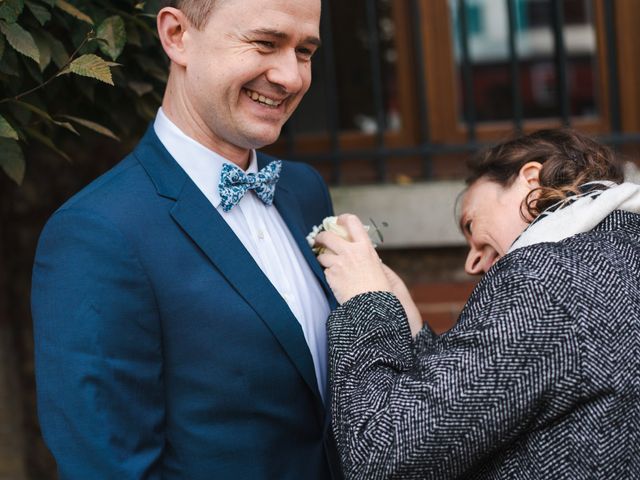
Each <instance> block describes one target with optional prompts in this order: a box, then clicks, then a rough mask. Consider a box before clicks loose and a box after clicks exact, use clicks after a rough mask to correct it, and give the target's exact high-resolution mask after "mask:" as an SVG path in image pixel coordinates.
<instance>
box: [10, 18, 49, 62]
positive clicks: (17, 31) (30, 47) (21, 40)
mask: <svg viewBox="0 0 640 480" xmlns="http://www.w3.org/2000/svg"><path fill="white" fill-rule="evenodd" d="M0 32H2V33H4V36H5V37H6V38H7V42H9V45H11V46H12V47H13V48H14V49H15V50H16V51H17V52H19V53H21V54H22V55H24V56H26V57H29V58H31V59H32V60H34V61H35V62H36V63H38V62H39V61H40V51H39V50H38V46H37V45H36V42H35V41H34V40H33V37H32V36H31V34H30V33H29V32H27V31H26V30H25V29H24V28H22V27H21V26H20V25H18V24H17V23H5V22H2V21H0Z"/></svg>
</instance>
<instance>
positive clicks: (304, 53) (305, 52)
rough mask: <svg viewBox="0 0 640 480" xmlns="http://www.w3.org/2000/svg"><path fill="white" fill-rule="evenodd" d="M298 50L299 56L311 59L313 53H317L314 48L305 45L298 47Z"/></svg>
mask: <svg viewBox="0 0 640 480" xmlns="http://www.w3.org/2000/svg"><path fill="white" fill-rule="evenodd" d="M296 51H297V52H298V55H299V56H301V57H302V58H305V59H310V58H311V57H313V54H314V53H315V51H314V50H311V49H310V48H304V47H301V48H298V49H296Z"/></svg>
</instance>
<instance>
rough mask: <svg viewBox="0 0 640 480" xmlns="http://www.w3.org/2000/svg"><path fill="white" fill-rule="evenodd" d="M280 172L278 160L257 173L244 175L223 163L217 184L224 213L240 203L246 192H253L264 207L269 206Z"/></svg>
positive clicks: (280, 166)
mask: <svg viewBox="0 0 640 480" xmlns="http://www.w3.org/2000/svg"><path fill="white" fill-rule="evenodd" d="M280 170H282V161H280V160H274V161H273V162H271V163H269V164H268V165H267V166H266V167H264V168H263V169H261V170H260V171H259V172H258V173H245V172H243V171H242V170H241V169H240V168H238V167H236V166H235V165H232V164H230V163H225V164H224V165H223V166H222V173H221V174H220V183H219V184H218V192H219V193H220V204H221V205H222V209H223V210H224V211H225V212H228V211H230V210H231V209H232V208H233V207H235V206H236V205H237V204H238V203H240V200H242V197H243V196H244V194H245V193H247V190H254V191H255V192H256V195H258V198H260V200H262V201H263V202H264V203H265V205H271V204H272V203H273V195H274V194H275V192H276V183H277V182H278V179H279V178H280Z"/></svg>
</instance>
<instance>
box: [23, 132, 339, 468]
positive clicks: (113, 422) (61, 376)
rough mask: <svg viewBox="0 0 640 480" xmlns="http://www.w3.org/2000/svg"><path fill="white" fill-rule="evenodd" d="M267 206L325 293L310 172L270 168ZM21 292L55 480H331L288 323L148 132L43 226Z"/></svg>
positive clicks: (317, 408) (324, 211) (321, 195)
mask: <svg viewBox="0 0 640 480" xmlns="http://www.w3.org/2000/svg"><path fill="white" fill-rule="evenodd" d="M268 161H270V159H269V158H268V157H266V156H265V155H261V154H259V156H258V162H259V166H260V167H262V166H263V165H264V164H266V163H267V162H268ZM274 204H275V206H276V208H277V209H278V211H279V212H280V214H281V216H282V217H283V219H284V220H285V222H286V223H287V225H288V227H289V229H290V231H291V233H292V234H293V236H294V238H295V239H296V241H297V243H298V245H299V247H300V249H301V250H302V252H303V253H304V255H305V257H306V259H307V261H308V262H309V264H310V265H311V268H312V269H313V271H314V273H315V274H316V276H317V277H318V279H319V281H320V282H321V284H322V286H323V288H324V289H325V291H326V293H327V295H329V296H330V291H329V289H328V287H327V285H326V283H325V280H324V277H323V273H322V271H321V268H320V266H319V265H318V263H317V262H316V260H315V257H314V256H313V254H312V252H311V250H310V249H309V247H308V246H307V244H306V241H305V235H306V234H307V232H308V231H310V229H311V227H312V226H313V225H314V224H318V223H320V221H321V220H322V218H323V217H325V216H327V215H331V214H332V206H331V201H330V198H329V195H328V191H327V189H326V186H325V185H324V183H323V182H322V180H321V178H320V176H319V175H318V173H317V172H315V171H314V170H313V169H312V168H310V167H308V166H306V165H304V164H298V163H291V162H284V163H283V169H282V174H281V178H280V181H279V183H278V186H277V190H276V194H275V199H274ZM32 288H33V291H32V310H33V319H34V330H35V345H36V381H37V393H38V409H39V416H40V422H41V427H42V432H43V435H44V438H45V441H46V442H47V445H48V446H49V448H50V449H51V451H52V453H53V454H54V456H55V458H56V460H57V462H58V469H59V473H60V477H61V478H63V479H83V480H85V479H103V478H104V479H106V478H109V479H117V480H127V479H160V478H162V479H165V480H166V479H184V480H200V479H202V480H211V479H225V478H229V479H245V478H246V479H263V478H264V479H267V478H273V479H294V480H301V479H305V480H307V479H326V478H332V477H333V478H336V477H337V476H338V475H339V474H338V473H337V472H338V466H337V463H336V462H335V461H334V460H333V459H334V458H335V457H333V456H332V454H331V450H332V448H331V439H330V438H329V436H330V435H329V433H328V430H327V425H328V422H327V418H326V413H325V408H324V406H323V403H322V400H321V397H320V395H319V392H318V388H317V382H316V378H315V372H314V368H313V361H312V357H311V354H310V352H309V349H308V347H307V343H306V341H305V338H304V336H303V333H302V329H301V327H300V325H299V323H298V322H297V320H296V318H295V317H294V316H293V314H292V313H291V311H290V310H289V308H288V306H287V304H286V303H285V301H284V300H283V299H282V298H281V297H280V295H279V294H278V292H277V291H276V290H275V288H274V287H273V286H272V285H271V283H270V282H269V280H268V279H267V278H266V277H265V275H264V274H263V273H262V271H261V270H260V268H259V267H258V266H257V264H256V263H255V262H254V260H253V259H252V257H251V256H250V255H249V253H248V252H247V251H246V250H245V248H244V247H243V245H242V244H241V243H240V241H239V240H238V239H237V237H236V236H235V235H234V233H233V231H232V230H231V229H230V228H229V227H228V225H227V224H226V222H225V221H224V219H223V218H222V217H221V216H220V215H219V214H218V212H217V211H216V210H215V209H214V208H213V207H212V205H211V204H210V203H209V202H208V200H207V199H206V198H205V197H204V195H203V194H202V193H201V192H200V191H199V190H198V188H197V187H196V186H195V184H194V183H193V182H192V181H191V180H190V179H189V177H188V176H187V175H186V174H185V172H184V171H183V170H182V169H181V168H180V167H179V165H178V164H177V163H176V162H175V160H174V159H173V158H172V157H171V156H170V155H169V153H168V152H167V151H166V150H165V148H164V147H163V146H162V144H161V143H160V141H159V140H158V138H157V137H156V135H155V132H154V131H153V127H150V128H149V130H148V132H147V134H146V135H145V137H144V138H143V139H142V141H141V142H140V144H139V145H138V147H137V148H136V149H135V151H134V152H133V153H132V154H131V155H129V156H128V157H127V158H125V159H124V160H123V161H122V162H121V163H120V164H118V165H117V166H116V167H115V168H113V169H112V170H111V171H109V172H108V173H106V174H105V175H103V176H102V177H100V178H99V179H98V180H96V181H95V182H93V183H92V184H91V185H89V186H88V187H87V188H85V189H84V190H83V191H81V192H80V193H79V194H77V195H76V196H75V197H73V198H72V199H71V200H69V201H68V202H67V203H66V204H65V205H64V206H63V207H62V208H60V209H59V210H58V211H57V212H56V213H55V214H54V215H53V217H52V218H51V219H50V220H49V222H48V223H47V225H46V227H45V229H44V231H43V233H42V236H41V238H40V242H39V245H38V251H37V255H36V262H35V266H34V274H33V287H32ZM330 298H332V297H330ZM332 302H333V300H332ZM334 305H335V304H334ZM332 306H333V305H332ZM332 472H333V473H332Z"/></svg>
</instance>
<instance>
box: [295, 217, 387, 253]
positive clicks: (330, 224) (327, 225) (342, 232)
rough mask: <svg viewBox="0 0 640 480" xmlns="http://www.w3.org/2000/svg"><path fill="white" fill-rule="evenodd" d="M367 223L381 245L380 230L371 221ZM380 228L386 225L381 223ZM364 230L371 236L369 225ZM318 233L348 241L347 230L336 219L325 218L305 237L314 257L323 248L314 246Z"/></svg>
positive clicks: (376, 244) (375, 244)
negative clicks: (328, 233)
mask: <svg viewBox="0 0 640 480" xmlns="http://www.w3.org/2000/svg"><path fill="white" fill-rule="evenodd" d="M369 221H370V222H371V223H372V224H373V225H374V227H373V229H374V231H375V232H376V233H377V235H378V240H379V243H382V241H383V238H382V234H381V233H380V230H379V229H378V227H377V226H376V224H375V223H374V222H373V220H371V219H369ZM382 226H384V227H386V226H387V223H386V222H383V223H382ZM364 229H365V230H366V231H367V232H369V235H371V231H372V227H371V225H364ZM320 232H332V233H335V234H336V235H338V236H339V237H341V238H344V239H345V240H349V234H348V233H347V230H346V229H345V228H344V227H343V226H342V225H339V224H338V217H326V218H325V219H324V220H323V221H322V224H320V225H315V226H314V227H313V229H312V230H311V232H309V235H307V243H308V244H309V246H310V247H311V250H313V253H315V254H316V255H320V254H321V253H322V251H323V250H324V248H323V247H316V246H315V244H316V236H317V235H318V234H319V233H320ZM372 243H373V246H374V247H377V246H378V242H376V241H373V240H372Z"/></svg>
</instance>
